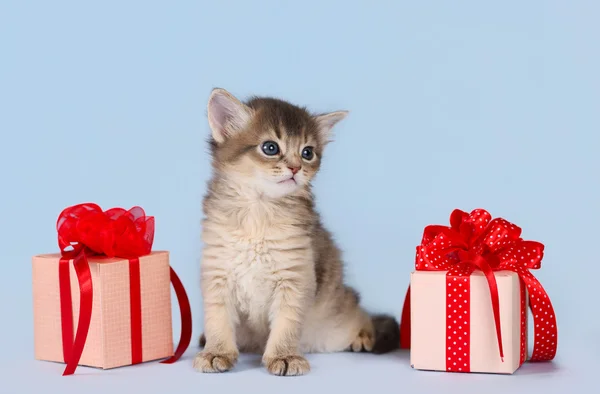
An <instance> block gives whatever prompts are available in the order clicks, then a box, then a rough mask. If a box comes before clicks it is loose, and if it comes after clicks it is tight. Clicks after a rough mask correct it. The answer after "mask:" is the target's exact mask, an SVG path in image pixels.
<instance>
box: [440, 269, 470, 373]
mask: <svg viewBox="0 0 600 394" xmlns="http://www.w3.org/2000/svg"><path fill="white" fill-rule="evenodd" d="M473 271H474V269H473V267H471V266H470V265H468V264H456V265H455V266H453V267H451V268H450V269H449V270H448V273H447V274H446V370H447V371H449V372H469V371H470V370H471V362H470V359H471V357H470V354H471V353H470V348H471V324H470V320H471V319H470V315H469V313H470V311H471V301H470V300H471V293H470V291H471V279H470V275H471V273H472V272H473Z"/></svg>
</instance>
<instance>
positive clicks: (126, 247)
mask: <svg viewBox="0 0 600 394" xmlns="http://www.w3.org/2000/svg"><path fill="white" fill-rule="evenodd" d="M56 229H57V231H58V246H59V247H60V250H61V252H62V254H63V256H69V255H77V254H78V253H79V252H80V251H81V250H82V249H83V248H85V249H87V250H86V252H87V254H97V255H105V256H107V257H116V256H118V257H122V258H130V257H140V256H144V255H147V254H149V253H150V251H151V250H152V242H153V240H154V217H152V216H146V214H145V213H144V210H143V209H142V208H140V207H133V208H131V209H130V210H129V211H126V210H125V209H123V208H112V209H109V210H107V211H105V212H103V211H102V209H101V208H100V207H99V206H98V205H96V204H90V203H88V204H79V205H75V206H72V207H69V208H67V209H65V210H64V211H62V213H61V214H60V216H59V217H58V220H57V222H56ZM69 248H71V249H70V250H67V249H69Z"/></svg>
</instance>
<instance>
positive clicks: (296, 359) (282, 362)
mask: <svg viewBox="0 0 600 394" xmlns="http://www.w3.org/2000/svg"><path fill="white" fill-rule="evenodd" d="M263 362H264V363H265V366H266V367H267V371H269V373H271V374H273V375H277V376H299V375H305V374H307V373H308V372H309V371H310V364H309V363H308V360H306V359H305V358H304V357H302V356H300V355H288V356H274V357H264V358H263Z"/></svg>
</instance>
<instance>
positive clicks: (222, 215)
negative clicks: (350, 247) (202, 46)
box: [194, 89, 399, 375]
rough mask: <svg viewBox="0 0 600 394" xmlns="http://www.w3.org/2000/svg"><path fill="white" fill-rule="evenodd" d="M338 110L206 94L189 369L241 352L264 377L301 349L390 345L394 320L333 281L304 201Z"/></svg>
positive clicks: (295, 367) (300, 362) (335, 264)
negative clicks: (199, 325)
mask: <svg viewBox="0 0 600 394" xmlns="http://www.w3.org/2000/svg"><path fill="white" fill-rule="evenodd" d="M346 114H347V112H345V111H339V112H331V113H327V114H321V115H313V114H311V113H309V112H308V111H307V110H306V109H304V108H300V107H297V106H295V105H292V104H290V103H288V102H285V101H282V100H278V99H273V98H253V99H251V100H249V101H248V102H246V103H242V102H241V101H239V100H238V99H237V98H235V97H234V96H233V95H231V94H230V93H229V92H227V91H226V90H223V89H214V90H213V91H212V93H211V95H210V98H209V100H208V121H209V125H210V128H211V130H212V136H211V138H210V147H211V152H212V165H213V176H212V179H211V180H210V182H209V187H208V192H207V194H206V196H205V198H204V203H203V210H204V216H205V219H204V220H203V226H202V239H203V242H204V250H203V252H202V263H201V291H202V296H203V302H204V334H203V335H202V336H201V339H200V343H201V346H204V349H203V350H202V351H201V352H200V353H198V354H197V355H196V357H195V359H194V367H195V368H196V369H197V370H199V371H202V372H224V371H227V370H229V369H231V368H233V366H234V365H235V363H236V361H237V359H238V355H239V352H240V351H241V352H255V353H260V354H262V361H263V363H264V365H265V367H266V368H267V370H268V371H269V372H270V373H272V374H275V375H302V374H305V373H307V372H308V371H309V370H310V365H309V363H308V361H307V360H306V359H305V358H304V356H303V354H304V353H310V352H338V351H354V352H359V351H368V352H373V353H385V352H388V351H391V350H393V349H395V348H397V347H398V346H399V329H398V323H397V321H396V320H395V319H394V318H393V317H391V316H388V315H375V316H371V315H369V314H368V313H367V312H366V311H365V310H364V309H363V308H362V307H361V306H360V304H359V295H358V293H357V292H356V291H355V290H354V289H352V288H351V287H349V286H347V285H345V284H344V278H343V275H344V272H343V263H342V259H341V253H340V250H339V249H338V247H337V246H336V245H335V243H334V241H333V239H332V237H331V235H330V233H329V232H328V231H327V230H326V229H325V228H324V227H323V225H322V223H321V220H320V218H319V214H318V213H317V211H316V210H315V205H314V201H313V195H312V191H311V180H312V179H313V177H314V176H315V174H317V172H318V170H319V166H320V164H321V160H322V158H323V153H324V148H325V146H326V145H327V143H328V141H329V137H330V133H331V131H332V128H333V127H334V125H335V124H336V123H338V122H339V121H340V120H342V119H343V118H344V117H345V116H346Z"/></svg>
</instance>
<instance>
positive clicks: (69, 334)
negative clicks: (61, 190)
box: [56, 203, 192, 375]
mask: <svg viewBox="0 0 600 394" xmlns="http://www.w3.org/2000/svg"><path fill="white" fill-rule="evenodd" d="M56 229H57V232H58V245H59V247H60V252H61V255H62V258H61V260H60V263H59V282H60V296H61V319H62V325H63V327H62V332H63V334H62V337H63V355H64V359H65V363H66V367H65V370H64V373H63V375H72V374H73V373H74V372H75V369H76V368H77V365H78V364H79V360H80V358H81V354H82V353H83V348H84V346H85V342H86V339H87V334H88V331H89V326H90V321H91V315H92V300H93V287H92V277H91V273H90V268H89V263H88V260H87V257H88V256H107V257H118V258H123V259H128V260H129V261H130V273H131V276H130V284H131V286H132V287H131V289H130V290H131V291H134V292H135V291H137V293H139V257H142V256H144V255H148V254H150V253H151V251H152V243H153V240H154V217H152V216H146V214H145V212H144V210H143V209H142V208H141V207H133V208H131V209H130V210H125V209H122V208H112V209H109V210H107V211H102V209H101V208H100V207H99V206H98V205H96V204H93V203H84V204H78V205H74V206H72V207H69V208H66V209H65V210H63V211H62V212H61V214H60V215H59V217H58V220H57V223H56ZM71 259H73V264H74V267H75V272H76V274H77V278H78V281H79V290H80V300H79V302H80V314H79V322H78V325H77V333H76V334H75V338H74V339H73V318H72V300H71V287H70V280H69V265H68V264H69V260H71ZM170 270H171V271H170V276H171V278H170V279H171V283H172V285H173V287H174V289H175V292H176V295H177V299H178V302H179V307H180V312H181V320H182V330H181V337H180V341H179V345H178V347H177V350H176V352H175V354H174V355H173V356H172V357H170V358H169V359H168V360H165V361H163V362H164V363H173V362H175V361H177V360H178V359H179V358H180V357H181V356H182V355H183V353H184V352H185V350H186V349H187V347H188V346H189V343H190V340H191V332H192V319H191V308H190V303H189V300H188V298H187V294H186V293H185V289H184V287H183V284H182V283H181V281H180V280H179V278H178V277H177V275H176V274H175V271H174V270H173V268H170ZM137 297H138V298H139V295H138V296H137ZM139 302H141V301H140V300H138V299H136V297H132V301H131V308H132V327H131V330H132V363H133V364H136V363H139V362H141V360H142V354H141V305H140V304H139Z"/></svg>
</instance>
